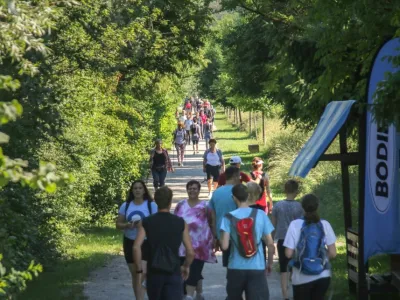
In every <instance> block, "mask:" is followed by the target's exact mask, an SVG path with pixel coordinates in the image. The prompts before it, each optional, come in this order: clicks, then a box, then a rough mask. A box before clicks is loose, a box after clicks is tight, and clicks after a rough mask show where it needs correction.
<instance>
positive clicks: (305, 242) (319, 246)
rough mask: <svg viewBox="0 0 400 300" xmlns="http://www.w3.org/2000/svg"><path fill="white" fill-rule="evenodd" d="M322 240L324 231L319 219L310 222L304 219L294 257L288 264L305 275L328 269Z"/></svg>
mask: <svg viewBox="0 0 400 300" xmlns="http://www.w3.org/2000/svg"><path fill="white" fill-rule="evenodd" d="M324 240H325V232H324V227H323V226H322V223H321V221H319V222H318V223H311V224H306V222H305V221H304V223H303V227H302V228H301V234H300V240H299V242H298V244H297V246H296V250H295V256H294V259H293V260H292V261H291V262H290V264H289V265H290V266H292V267H295V268H297V269H299V270H300V272H301V273H303V274H305V275H319V274H321V273H322V272H323V271H324V270H327V269H329V268H330V266H329V261H328V259H327V255H326V253H327V249H326V247H325V242H324Z"/></svg>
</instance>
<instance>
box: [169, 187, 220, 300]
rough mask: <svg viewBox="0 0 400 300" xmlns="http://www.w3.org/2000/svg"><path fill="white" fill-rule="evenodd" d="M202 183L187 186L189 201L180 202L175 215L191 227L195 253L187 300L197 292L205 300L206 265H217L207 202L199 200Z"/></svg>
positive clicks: (198, 298)
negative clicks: (204, 272)
mask: <svg viewBox="0 0 400 300" xmlns="http://www.w3.org/2000/svg"><path fill="white" fill-rule="evenodd" d="M200 188H201V185H200V182H198V181H196V180H191V181H189V182H188V183H187V184H186V191H187V193H188V199H185V200H182V201H180V202H179V203H178V204H177V206H176V208H175V211H174V214H175V215H177V216H179V217H181V218H183V219H184V220H185V222H186V223H187V224H188V227H189V235H190V238H191V240H192V246H193V249H194V253H195V259H194V261H193V262H192V264H191V266H190V272H189V278H188V279H187V280H186V281H185V287H186V293H187V297H186V300H192V299H193V297H194V292H195V291H196V298H195V299H196V300H204V297H203V294H202V293H203V284H202V281H203V276H202V271H203V267H204V263H205V262H207V263H216V262H217V259H216V257H215V254H214V251H213V247H214V242H215V241H214V237H213V234H212V232H213V230H212V229H211V228H210V225H211V224H212V222H210V211H209V209H208V206H207V203H206V201H201V200H200V199H199V195H200ZM179 256H181V257H185V248H184V247H182V246H181V247H180V249H179Z"/></svg>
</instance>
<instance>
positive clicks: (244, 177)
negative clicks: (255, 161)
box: [218, 156, 251, 187]
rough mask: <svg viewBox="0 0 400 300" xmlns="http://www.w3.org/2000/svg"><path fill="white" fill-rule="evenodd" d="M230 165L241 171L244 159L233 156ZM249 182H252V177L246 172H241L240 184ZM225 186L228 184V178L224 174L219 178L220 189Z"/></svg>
mask: <svg viewBox="0 0 400 300" xmlns="http://www.w3.org/2000/svg"><path fill="white" fill-rule="evenodd" d="M229 164H230V165H231V166H232V167H236V168H238V169H240V166H241V165H242V164H243V163H242V159H241V158H240V156H232V157H231V159H230V160H229ZM249 181H251V178H250V176H249V175H247V174H246V173H244V172H240V183H243V182H245V183H247V182H249ZM225 184H226V176H225V173H222V174H221V175H219V177H218V187H220V186H223V185H225Z"/></svg>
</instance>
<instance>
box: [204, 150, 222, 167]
mask: <svg viewBox="0 0 400 300" xmlns="http://www.w3.org/2000/svg"><path fill="white" fill-rule="evenodd" d="M207 165H210V166H214V167H215V166H219V165H221V161H220V159H219V156H218V152H217V151H215V153H212V152H211V151H210V152H208V154H207Z"/></svg>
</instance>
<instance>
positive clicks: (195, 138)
mask: <svg viewBox="0 0 400 300" xmlns="http://www.w3.org/2000/svg"><path fill="white" fill-rule="evenodd" d="M190 134H191V135H192V142H193V155H195V154H196V153H199V139H200V126H199V124H198V123H197V118H193V124H192V125H191V126H190Z"/></svg>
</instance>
